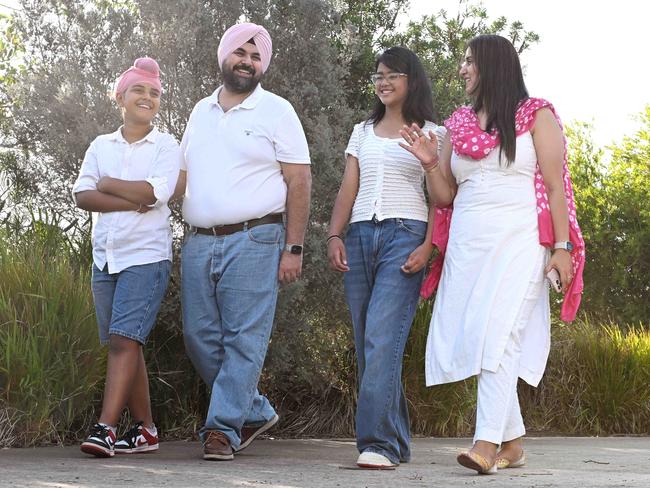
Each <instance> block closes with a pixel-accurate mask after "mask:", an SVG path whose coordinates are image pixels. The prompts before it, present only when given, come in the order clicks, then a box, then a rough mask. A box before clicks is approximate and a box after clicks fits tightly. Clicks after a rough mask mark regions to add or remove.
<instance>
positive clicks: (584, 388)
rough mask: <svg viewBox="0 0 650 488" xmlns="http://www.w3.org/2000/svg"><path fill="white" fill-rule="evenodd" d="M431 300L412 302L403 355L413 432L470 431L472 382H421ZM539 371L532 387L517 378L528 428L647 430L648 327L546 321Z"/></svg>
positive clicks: (583, 432)
mask: <svg viewBox="0 0 650 488" xmlns="http://www.w3.org/2000/svg"><path fill="white" fill-rule="evenodd" d="M430 319H431V306H430V304H428V303H426V302H425V303H422V304H420V307H419V309H418V313H417V316H416V318H415V320H414V322H413V328H412V330H411V336H410V339H409V343H408V345H407V351H406V355H405V360H404V382H405V389H406V394H407V397H408V400H409V405H410V407H411V425H412V429H413V432H414V433H417V434H422V435H434V436H466V435H469V434H470V433H471V432H472V431H473V429H474V422H475V418H474V412H475V409H476V380H475V378H470V379H467V380H464V381H460V382H457V383H452V384H447V385H437V386H434V387H431V388H426V387H425V386H424V384H425V382H424V367H423V365H424V359H425V347H426V335H427V331H428V328H429V321H430ZM552 336H553V338H552V346H551V353H550V356H549V361H548V365H547V368H546V372H545V374H544V377H543V379H542V382H541V383H540V385H539V387H538V388H532V387H530V386H529V385H527V384H525V383H524V382H522V381H520V382H519V383H520V384H519V402H520V404H521V409H522V413H523V415H524V420H525V422H526V426H527V428H528V430H529V431H532V432H549V431H550V432H564V433H570V434H580V435H611V434H623V433H625V434H639V435H647V434H648V433H649V432H650V390H649V389H648V387H647V385H648V384H649V383H650V331H648V330H647V329H643V328H640V327H632V328H625V327H623V326H622V325H621V324H618V323H613V322H612V323H599V322H592V321H591V320H590V319H588V318H583V319H581V320H579V321H577V322H576V323H575V324H573V325H567V326H563V325H559V324H556V325H554V327H553V329H552Z"/></svg>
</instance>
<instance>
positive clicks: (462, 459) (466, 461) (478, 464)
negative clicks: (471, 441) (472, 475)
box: [456, 451, 497, 474]
mask: <svg viewBox="0 0 650 488" xmlns="http://www.w3.org/2000/svg"><path fill="white" fill-rule="evenodd" d="M456 461H458V464H460V465H461V466H464V467H465V468H468V469H473V470H475V471H478V473H479V474H495V473H496V472H497V463H496V462H494V463H492V465H490V463H488V461H487V459H485V458H484V457H483V456H481V455H480V454H478V453H476V452H472V451H467V452H461V453H460V454H459V455H458V457H456Z"/></svg>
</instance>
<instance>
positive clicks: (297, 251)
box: [288, 244, 302, 254]
mask: <svg viewBox="0 0 650 488" xmlns="http://www.w3.org/2000/svg"><path fill="white" fill-rule="evenodd" d="M288 251H289V252H290V253H291V254H302V246H299V245H298V244H294V245H292V246H291V249H289V250H288Z"/></svg>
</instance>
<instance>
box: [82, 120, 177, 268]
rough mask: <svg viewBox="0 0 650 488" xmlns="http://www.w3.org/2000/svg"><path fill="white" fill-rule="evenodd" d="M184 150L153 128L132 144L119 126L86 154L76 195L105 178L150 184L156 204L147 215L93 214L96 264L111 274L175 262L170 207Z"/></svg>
mask: <svg viewBox="0 0 650 488" xmlns="http://www.w3.org/2000/svg"><path fill="white" fill-rule="evenodd" d="M179 163H180V150H179V147H178V142H176V139H174V138H173V137H172V136H170V135H169V134H165V133H162V132H159V131H158V129H155V128H154V129H153V130H152V131H151V132H149V134H147V135H146V136H145V137H144V138H143V139H141V140H139V141H137V142H134V143H132V144H129V143H128V142H127V141H126V140H125V139H124V137H123V136H122V130H121V127H120V129H118V130H117V131H115V132H113V133H112V134H105V135H101V136H99V137H97V138H96V139H95V140H94V141H93V142H92V143H91V144H90V147H89V148H88V150H87V151H86V156H85V157H84V160H83V163H82V164H81V170H80V171H79V176H78V177H77V180H76V181H75V182H74V185H73V187H72V194H73V195H74V194H75V193H79V192H82V191H87V190H97V182H98V181H99V180H100V178H102V177H103V176H110V177H112V178H118V179H120V180H129V181H147V182H148V183H149V184H150V185H151V186H152V187H153V192H154V195H155V197H156V203H155V204H154V205H153V206H152V209H151V210H149V211H148V212H146V213H138V212H136V211H122V212H105V213H102V212H93V233H92V241H93V261H94V263H95V265H96V266H97V267H98V268H99V269H103V268H104V266H105V265H106V264H108V272H109V273H119V272H120V271H122V270H123V269H125V268H128V267H129V266H135V265H139V264H149V263H155V262H158V261H163V260H169V261H171V259H172V234H171V227H170V223H169V216H170V214H171V212H170V211H169V207H168V206H167V202H168V200H169V198H170V197H171V196H172V194H173V193H174V187H175V186H176V180H177V179H178V171H179Z"/></svg>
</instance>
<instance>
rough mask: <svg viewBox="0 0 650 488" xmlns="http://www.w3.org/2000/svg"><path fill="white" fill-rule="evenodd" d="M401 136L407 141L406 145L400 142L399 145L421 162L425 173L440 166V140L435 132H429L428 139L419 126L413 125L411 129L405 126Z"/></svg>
mask: <svg viewBox="0 0 650 488" xmlns="http://www.w3.org/2000/svg"><path fill="white" fill-rule="evenodd" d="M399 134H400V135H401V136H402V138H403V139H404V140H405V141H406V144H404V143H403V142H400V143H399V145H400V146H402V147H403V148H404V149H406V150H407V151H408V152H410V153H411V154H412V155H413V156H415V157H416V158H418V159H419V160H420V164H421V165H422V168H424V171H431V170H433V169H434V168H435V167H436V166H438V138H437V137H436V135H435V134H434V133H433V131H429V137H427V136H426V135H424V132H423V131H422V129H420V127H418V125H417V124H412V125H411V127H408V126H406V125H405V126H403V127H402V130H400V131H399Z"/></svg>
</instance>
